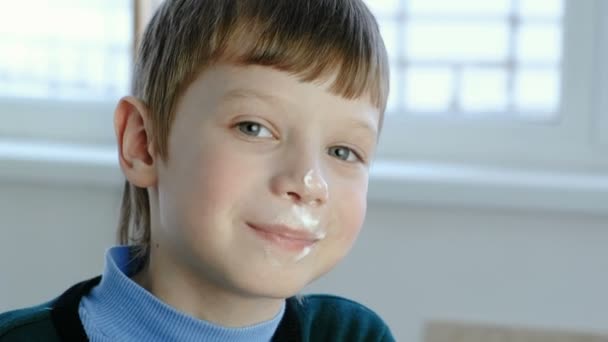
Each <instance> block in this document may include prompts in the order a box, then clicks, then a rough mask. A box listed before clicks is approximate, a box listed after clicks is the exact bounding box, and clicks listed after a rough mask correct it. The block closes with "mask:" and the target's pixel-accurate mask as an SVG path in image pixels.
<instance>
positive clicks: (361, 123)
mask: <svg viewBox="0 0 608 342" xmlns="http://www.w3.org/2000/svg"><path fill="white" fill-rule="evenodd" d="M251 98H253V99H258V100H261V101H264V102H267V103H273V104H280V103H285V101H284V99H282V98H281V97H278V96H275V95H271V94H266V93H262V92H259V91H257V90H254V89H246V88H236V89H232V90H230V91H228V92H227V93H226V94H224V96H222V100H224V101H228V100H235V99H236V100H238V99H251ZM348 122H349V124H351V125H352V126H351V127H353V128H359V129H362V130H365V131H367V132H369V133H371V134H372V135H373V136H377V135H378V129H377V128H376V127H374V125H372V124H371V123H370V122H369V121H367V120H360V119H355V118H352V117H351V118H349V119H348Z"/></svg>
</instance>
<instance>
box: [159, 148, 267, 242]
mask: <svg viewBox="0 0 608 342" xmlns="http://www.w3.org/2000/svg"><path fill="white" fill-rule="evenodd" d="M174 165H178V167H176V168H174V169H173V172H172V173H171V174H170V177H171V180H169V181H174V182H175V184H176V185H177V186H176V187H175V190H174V191H173V193H172V194H171V195H170V197H169V198H166V199H165V201H164V202H165V205H167V207H168V208H171V207H172V208H173V210H172V211H173V218H172V220H171V221H173V223H174V224H178V225H179V226H181V229H185V230H194V231H205V230H208V229H207V228H209V227H213V226H215V225H217V224H224V223H226V222H218V221H219V220H220V219H222V218H226V217H227V216H226V215H225V214H226V213H230V212H231V211H232V209H233V208H235V205H236V203H235V202H236V201H238V200H239V199H241V198H243V197H244V195H245V194H246V193H248V192H250V191H252V190H251V186H252V184H253V183H254V181H253V180H255V177H256V175H255V174H254V173H252V172H251V169H252V168H251V164H249V166H248V164H247V163H245V162H244V161H243V158H239V156H238V155H235V154H234V153H229V152H228V151H224V150H222V149H220V148H217V149H213V148H208V149H201V150H199V151H196V152H192V153H189V154H188V155H185V154H184V155H182V156H181V158H179V160H177V159H176V160H175V163H174ZM168 223H170V222H168Z"/></svg>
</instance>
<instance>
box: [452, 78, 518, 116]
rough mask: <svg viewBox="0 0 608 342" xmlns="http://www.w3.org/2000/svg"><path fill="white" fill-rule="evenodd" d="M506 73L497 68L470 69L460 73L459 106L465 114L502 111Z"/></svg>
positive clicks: (505, 91) (504, 104)
mask: <svg viewBox="0 0 608 342" xmlns="http://www.w3.org/2000/svg"><path fill="white" fill-rule="evenodd" d="M506 95H507V73H506V71H505V70H501V69H498V68H494V69H481V68H470V69H467V70H464V71H463V73H462V84H461V89H460V104H461V106H462V108H463V109H464V111H465V112H467V111H471V112H479V111H504V110H505V109H506V105H507V96H506Z"/></svg>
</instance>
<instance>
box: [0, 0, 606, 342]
mask: <svg viewBox="0 0 608 342" xmlns="http://www.w3.org/2000/svg"><path fill="white" fill-rule="evenodd" d="M159 1H160V0H158V1H154V0H148V1H146V0H142V1H137V2H134V1H127V0H103V1H102V0H87V1H84V0H53V1H50V0H48V1H45V0H32V1H20V2H18V1H11V2H9V1H3V4H2V8H3V10H2V11H0V217H1V223H0V312H1V311H5V310H9V309H14V308H17V307H23V306H28V305H33V304H36V303H40V302H42V301H46V300H48V299H50V298H53V297H55V296H56V295H58V294H59V293H60V292H62V291H63V290H64V289H66V288H67V287H68V286H69V285H71V284H73V283H75V282H77V281H80V280H83V279H84V278H87V277H92V276H95V275H97V274H99V273H100V272H101V270H102V268H103V255H104V252H105V250H106V248H108V247H109V246H111V245H112V244H114V241H115V227H116V222H117V214H118V208H119V203H120V195H121V184H122V181H123V177H122V175H121V173H120V170H119V168H118V166H117V156H116V152H115V143H114V135H113V127H112V115H113V110H114V106H115V104H116V102H117V100H118V99H119V98H120V97H121V96H122V95H125V94H128V93H129V89H130V84H129V81H130V80H129V78H130V72H131V60H132V54H133V46H134V44H135V43H134V40H135V39H134V38H135V37H137V36H138V34H137V32H139V31H140V30H141V27H142V26H143V25H145V22H146V20H147V18H149V16H150V13H152V11H153V10H154V8H155V6H156V5H157V3H158V2H159ZM366 2H367V3H368V4H369V6H370V8H371V9H372V10H373V12H374V13H375V14H376V16H377V19H378V21H379V23H380V26H381V29H382V33H383V36H384V39H385V43H386V46H387V48H388V50H389V54H390V58H391V65H392V78H391V87H392V89H391V96H390V99H389V107H388V111H387V114H386V121H385V126H384V131H383V133H382V134H383V136H382V138H381V144H380V147H379V150H378V155H377V158H376V161H375V163H374V165H373V167H372V171H371V182H370V193H369V211H368V216H367V220H366V223H365V227H364V230H363V232H362V233H361V235H360V239H359V241H358V243H357V245H356V247H355V248H354V250H353V251H352V253H351V255H350V256H349V257H347V258H346V260H345V261H344V262H343V263H342V264H340V265H339V266H338V267H337V268H336V269H335V270H334V271H333V272H332V273H330V274H329V275H327V276H326V277H325V278H323V279H321V280H319V281H318V282H316V283H314V284H312V285H311V286H310V287H309V288H308V289H306V291H305V292H330V293H337V294H340V295H343V296H347V297H351V298H353V299H356V300H358V301H360V302H362V303H364V304H366V305H368V306H369V307H371V308H372V309H374V310H375V311H377V312H378V313H379V314H380V315H381V316H383V317H384V318H385V320H386V321H387V322H388V323H389V325H390V326H391V328H392V330H393V332H394V334H395V336H396V337H397V339H398V340H400V341H424V340H429V336H430V335H429V334H430V333H429V331H430V330H432V329H430V328H429V327H430V326H432V324H431V323H432V322H438V321H444V322H465V323H467V322H470V323H474V324H482V325H483V324H486V325H489V326H501V327H503V326H504V327H527V328H530V329H541V330H559V331H574V332H581V333H589V334H608V291H607V289H608V113H607V110H608V96H607V95H606V94H608V67H607V66H606V65H605V63H606V61H607V60H608V44H607V43H608V1H601V0H576V1H575V0H459V1H450V0H368V1H366ZM431 335H432V334H431ZM472 340H473V339H471V341H472ZM434 341H447V340H434ZM459 341H460V340H459ZM476 341H477V340H476ZM518 341H519V340H518Z"/></svg>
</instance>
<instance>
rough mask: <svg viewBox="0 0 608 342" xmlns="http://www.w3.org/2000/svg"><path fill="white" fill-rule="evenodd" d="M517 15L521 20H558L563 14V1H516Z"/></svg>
mask: <svg viewBox="0 0 608 342" xmlns="http://www.w3.org/2000/svg"><path fill="white" fill-rule="evenodd" d="M518 2H519V4H518V7H519V15H520V16H521V17H522V18H524V19H525V18H530V17H543V18H559V17H561V16H562V14H563V10H564V8H563V7H564V1H563V0H518Z"/></svg>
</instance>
